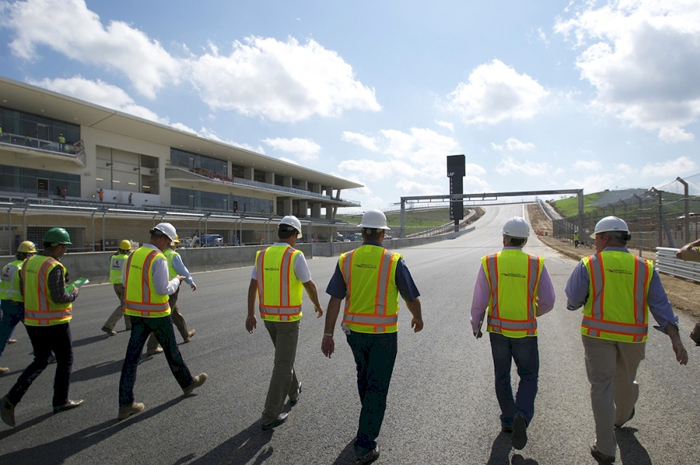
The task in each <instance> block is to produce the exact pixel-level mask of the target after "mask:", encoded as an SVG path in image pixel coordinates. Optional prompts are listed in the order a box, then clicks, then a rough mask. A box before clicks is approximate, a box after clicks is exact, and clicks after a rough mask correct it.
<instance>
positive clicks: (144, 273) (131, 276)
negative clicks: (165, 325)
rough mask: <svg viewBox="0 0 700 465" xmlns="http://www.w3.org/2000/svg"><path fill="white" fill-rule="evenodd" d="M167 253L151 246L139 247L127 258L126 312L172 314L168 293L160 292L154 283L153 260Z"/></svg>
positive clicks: (163, 257)
mask: <svg viewBox="0 0 700 465" xmlns="http://www.w3.org/2000/svg"><path fill="white" fill-rule="evenodd" d="M158 258H161V259H163V260H165V255H163V254H162V253H161V252H159V251H157V250H153V249H152V248H150V247H139V248H138V249H136V251H135V252H133V253H132V254H131V255H129V258H128V259H127V260H126V276H125V280H124V314H125V315H129V316H140V317H143V318H160V317H164V316H168V315H170V305H169V304H168V298H169V296H168V295H161V294H158V293H157V292H156V290H155V287H154V285H153V273H152V272H151V267H152V266H153V262H154V261H155V260H156V259H158Z"/></svg>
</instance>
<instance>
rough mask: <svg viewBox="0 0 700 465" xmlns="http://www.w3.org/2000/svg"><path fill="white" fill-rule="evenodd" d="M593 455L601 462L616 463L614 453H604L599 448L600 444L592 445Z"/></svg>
mask: <svg viewBox="0 0 700 465" xmlns="http://www.w3.org/2000/svg"><path fill="white" fill-rule="evenodd" d="M591 455H592V456H593V458H594V459H596V460H597V461H598V462H600V463H614V462H615V456H614V455H606V454H604V453H602V452H601V451H599V450H598V446H597V445H596V444H593V445H592V446H591Z"/></svg>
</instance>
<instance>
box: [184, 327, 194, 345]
mask: <svg viewBox="0 0 700 465" xmlns="http://www.w3.org/2000/svg"><path fill="white" fill-rule="evenodd" d="M195 332H196V331H195V330H194V329H190V330H189V331H188V332H187V337H186V338H185V339H184V340H183V341H182V342H184V343H185V344H187V343H188V342H190V339H192V336H194V333H195Z"/></svg>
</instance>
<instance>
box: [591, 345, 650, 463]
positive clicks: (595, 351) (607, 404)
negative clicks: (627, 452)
mask: <svg viewBox="0 0 700 465" xmlns="http://www.w3.org/2000/svg"><path fill="white" fill-rule="evenodd" d="M581 338H582V340H583V349H584V352H585V354H586V372H587V373H588V381H589V382H590V383H591V405H592V407H593V418H594V419H595V430H596V444H597V446H598V450H600V451H601V452H602V453H604V454H606V455H612V456H615V451H616V449H617V447H616V441H615V425H616V424H618V425H619V424H622V423H624V422H625V421H627V420H628V419H629V417H630V416H631V415H632V410H633V409H634V405H635V404H636V403H637V399H638V398H639V385H638V384H637V382H636V381H635V377H636V375H637V368H638V367H639V363H640V362H641V361H642V360H644V349H645V347H646V343H644V342H640V343H632V342H616V341H608V340H605V339H599V338H595V337H589V336H581Z"/></svg>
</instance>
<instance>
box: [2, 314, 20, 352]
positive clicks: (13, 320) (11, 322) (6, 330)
mask: <svg viewBox="0 0 700 465" xmlns="http://www.w3.org/2000/svg"><path fill="white" fill-rule="evenodd" d="M0 308H2V320H0V357H2V353H3V352H4V351H5V346H6V345H7V341H8V340H9V339H10V337H12V332H13V331H14V330H15V326H17V325H18V324H19V323H20V322H21V321H22V320H23V319H24V302H14V301H12V300H3V301H2V304H1V307H0Z"/></svg>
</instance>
